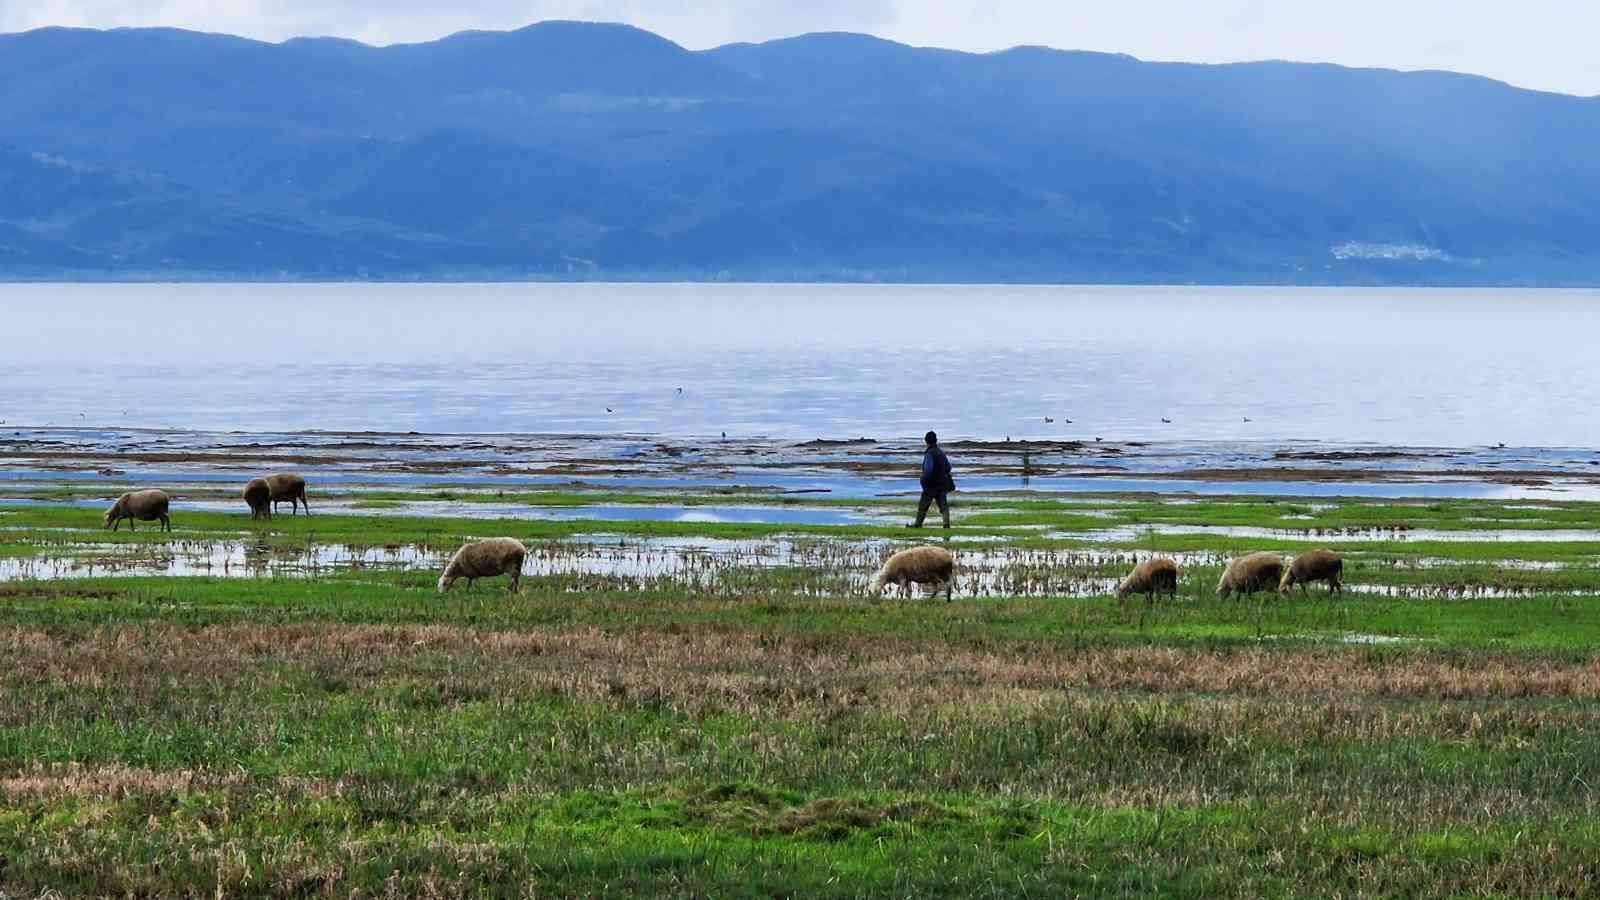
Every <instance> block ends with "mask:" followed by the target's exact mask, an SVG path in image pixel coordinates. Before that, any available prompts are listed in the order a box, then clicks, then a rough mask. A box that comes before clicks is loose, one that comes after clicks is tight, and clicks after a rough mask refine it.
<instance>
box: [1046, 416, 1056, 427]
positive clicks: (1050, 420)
mask: <svg viewBox="0 0 1600 900" xmlns="http://www.w3.org/2000/svg"><path fill="white" fill-rule="evenodd" d="M1044 421H1045V424H1046V425H1048V424H1050V423H1052V422H1054V421H1055V419H1052V418H1050V417H1049V416H1045V417H1044Z"/></svg>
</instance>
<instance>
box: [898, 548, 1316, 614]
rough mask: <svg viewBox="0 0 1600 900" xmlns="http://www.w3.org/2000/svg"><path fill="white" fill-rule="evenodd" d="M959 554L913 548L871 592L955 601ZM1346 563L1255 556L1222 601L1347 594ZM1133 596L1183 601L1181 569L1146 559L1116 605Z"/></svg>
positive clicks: (1236, 566) (1239, 568)
mask: <svg viewBox="0 0 1600 900" xmlns="http://www.w3.org/2000/svg"><path fill="white" fill-rule="evenodd" d="M955 568H956V558H955V554H953V553H951V552H950V551H949V550H946V549H944V548H943V547H912V548H911V549H909V550H901V551H900V552H899V553H896V554H894V555H893V556H891V557H889V559H888V560H887V561H885V562H884V564H883V567H882V568H880V569H879V570H878V571H877V572H876V573H875V574H874V575H873V576H872V581H871V582H869V583H868V585H867V590H868V592H870V593H872V594H874V595H879V594H882V593H883V589H884V587H885V586H886V585H890V584H894V585H898V586H899V588H900V593H901V594H902V595H904V594H905V592H906V590H907V587H908V585H910V584H913V583H915V584H924V585H932V589H931V596H934V597H937V596H939V592H940V591H944V595H945V599H946V600H950V599H952V598H953V597H954V596H955ZM1343 578H1344V560H1342V559H1340V558H1339V555H1338V554H1336V553H1334V552H1332V551H1331V550H1308V551H1306V552H1305V553H1302V554H1300V555H1299V556H1297V557H1295V558H1294V561H1293V562H1291V563H1289V566H1288V568H1285V567H1284V564H1283V558H1282V557H1280V556H1278V555H1277V554H1276V553H1266V552H1262V553H1252V554H1250V555H1249V556H1241V557H1239V558H1238V559H1235V560H1231V561H1230V562H1229V563H1228V566H1227V568H1226V569H1224V570H1223V572H1222V579H1221V580H1220V581H1218V582H1217V596H1218V597H1228V596H1231V595H1233V594H1254V593H1255V592H1257V591H1270V590H1274V589H1276V590H1277V591H1279V592H1280V593H1281V592H1283V591H1287V590H1289V589H1290V588H1292V587H1294V586H1295V585H1297V584H1298V585H1300V589H1301V590H1302V591H1304V590H1305V587H1306V585H1308V584H1310V583H1312V582H1314V581H1323V582H1327V585H1328V591H1329V593H1332V592H1334V591H1342V590H1344V583H1343ZM1129 594H1144V595H1145V600H1146V601H1150V600H1153V599H1154V598H1155V595H1156V594H1168V595H1171V596H1173V597H1176V596H1177V595H1178V564H1177V563H1175V562H1173V561H1172V560H1170V559H1166V558H1165V557H1157V558H1154V559H1147V560H1145V561H1144V562H1142V563H1139V564H1138V565H1137V566H1134V568H1133V571H1132V572H1130V573H1128V577H1127V578H1124V579H1123V580H1122V584H1120V585H1119V586H1118V587H1117V599H1119V600H1123V599H1126V598H1127V597H1128V595H1129Z"/></svg>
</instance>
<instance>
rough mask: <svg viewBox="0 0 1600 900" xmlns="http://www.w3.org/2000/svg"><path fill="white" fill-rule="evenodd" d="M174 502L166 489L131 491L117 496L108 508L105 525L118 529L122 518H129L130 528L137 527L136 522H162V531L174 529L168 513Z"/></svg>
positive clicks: (131, 529) (130, 529) (114, 529)
mask: <svg viewBox="0 0 1600 900" xmlns="http://www.w3.org/2000/svg"><path fill="white" fill-rule="evenodd" d="M171 503H172V498H171V497H168V496H167V492H166V491H157V490H148V491H129V492H127V493H126V494H123V495H122V496H121V497H118V498H117V502H115V503H113V504H111V508H110V509H108V510H106V516H105V520H104V523H105V527H106V528H109V529H111V530H112V531H116V530H117V529H118V528H120V527H121V526H122V520H123V519H127V520H128V530H129V531H133V530H134V529H135V527H136V526H135V525H134V523H135V522H155V521H160V522H161V530H162V531H171V530H172V519H171V518H170V517H168V515H167V509H168V507H169V506H170V505H171Z"/></svg>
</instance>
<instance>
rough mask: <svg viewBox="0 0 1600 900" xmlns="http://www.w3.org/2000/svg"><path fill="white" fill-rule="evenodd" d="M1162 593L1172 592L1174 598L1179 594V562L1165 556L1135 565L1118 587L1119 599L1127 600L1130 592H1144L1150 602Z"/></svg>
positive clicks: (1146, 599) (1145, 597)
mask: <svg viewBox="0 0 1600 900" xmlns="http://www.w3.org/2000/svg"><path fill="white" fill-rule="evenodd" d="M1161 593H1165V594H1171V595H1172V597H1173V598H1174V599H1176V598H1177V596H1178V564H1177V563H1175V562H1173V561H1172V560H1170V559H1166V558H1164V557H1158V558H1155V559H1147V560H1145V561H1144V562H1142V563H1139V564H1138V565H1137V566H1134V567H1133V571H1132V572H1130V573H1128V577H1127V578H1124V579H1123V580H1122V584H1121V585H1120V586H1119V587H1118V588H1117V599H1118V600H1125V599H1127V596H1128V595H1129V594H1143V595H1144V599H1145V601H1146V602H1148V601H1150V600H1154V599H1155V595H1156V594H1161Z"/></svg>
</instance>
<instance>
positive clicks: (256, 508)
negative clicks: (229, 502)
mask: <svg viewBox="0 0 1600 900" xmlns="http://www.w3.org/2000/svg"><path fill="white" fill-rule="evenodd" d="M244 502H245V503H246V504H247V505H249V507H250V518H252V519H270V518H272V488H271V487H269V486H268V485H267V480H266V479H265V478H252V479H250V481H249V482H247V483H246V484H245V486H244Z"/></svg>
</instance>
